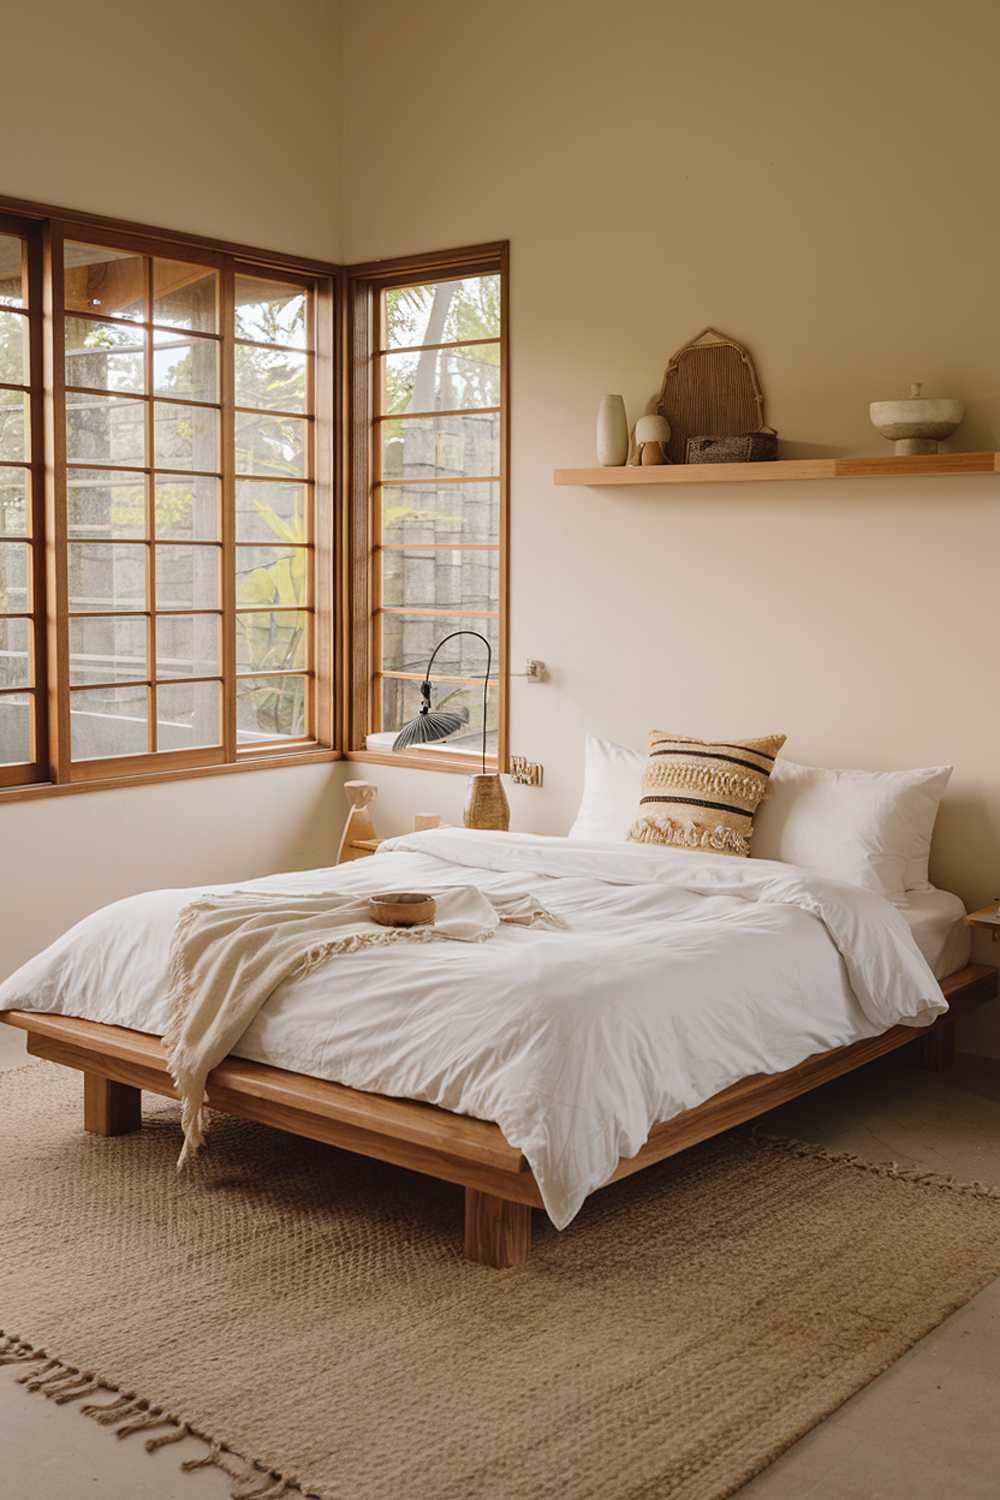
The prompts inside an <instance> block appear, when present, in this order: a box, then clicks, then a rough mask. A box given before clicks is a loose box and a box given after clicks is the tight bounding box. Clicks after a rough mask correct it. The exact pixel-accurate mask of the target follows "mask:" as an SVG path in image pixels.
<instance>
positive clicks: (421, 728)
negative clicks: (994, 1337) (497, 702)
mask: <svg viewBox="0 0 1000 1500" xmlns="http://www.w3.org/2000/svg"><path fill="white" fill-rule="evenodd" d="M460 635H468V636H472V637H473V639H474V640H477V641H482V643H483V645H484V646H485V647H486V675H485V677H484V678H483V772H484V774H485V771H486V710H487V704H488V701H489V700H488V694H489V686H490V671H491V668H492V665H493V647H492V646H491V645H490V643H489V641H488V640H487V639H486V637H485V636H484V635H480V634H479V631H478V630H453V631H451V632H450V634H448V635H446V636H445V638H444V640H443V641H438V643H437V645H436V646H435V647H434V650H433V651H432V652H431V659H430V661H429V662H428V663H427V673H426V675H425V677H424V680H423V682H422V683H421V684H420V700H421V701H420V712H419V713H418V714H417V715H416V717H415V718H413V719H411V720H410V722H409V723H408V724H404V725H403V727H402V729H401V730H400V731H399V733H398V734H397V736H396V738H395V739H394V740H393V742H392V748H393V750H405V749H406V747H407V745H426V744H429V743H432V742H433V741H435V740H445V739H447V738H448V736H449V734H454V733H455V730H456V729H461V727H462V725H463V724H467V723H468V722H469V711H468V709H465V708H463V709H461V710H460V711H459V712H458V713H455V712H453V711H450V710H448V709H440V708H438V709H432V708H431V673H432V672H433V670H434V661H435V658H436V657H437V654H438V652H439V651H440V650H441V647H442V646H444V645H446V644H447V643H448V641H453V640H455V639H456V637H457V636H460Z"/></svg>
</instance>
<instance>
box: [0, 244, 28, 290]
mask: <svg viewBox="0 0 1000 1500" xmlns="http://www.w3.org/2000/svg"><path fill="white" fill-rule="evenodd" d="M26 269H27V268H26V266H25V255H24V241H23V240H22V239H21V237H20V235H16V234H0V304H2V305H3V306H5V307H27V305H28V278H27V275H26V274H25V273H26Z"/></svg>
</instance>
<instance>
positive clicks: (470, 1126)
mask: <svg viewBox="0 0 1000 1500" xmlns="http://www.w3.org/2000/svg"><path fill="white" fill-rule="evenodd" d="M996 986H997V971H996V969H993V968H988V967H986V966H984V965H970V966H969V967H968V968H965V969H961V970H959V972H958V973H956V974H952V975H951V976H950V977H949V978H948V979H945V980H944V981H943V982H942V986H941V987H942V989H943V990H944V993H945V995H946V996H947V999H948V1001H949V1004H950V1007H951V1009H950V1011H949V1012H948V1014H947V1015H946V1016H942V1017H941V1018H940V1019H939V1020H938V1021H936V1022H935V1023H934V1025H933V1026H931V1027H912V1026H893V1027H892V1028H891V1029H890V1030H889V1031H885V1032H883V1033H882V1035H881V1036H875V1037H866V1038H864V1039H862V1040H861V1041H859V1042H854V1043H852V1044H851V1045H850V1046H848V1047H835V1048H833V1049H832V1050H831V1051H829V1052H818V1053H816V1054H814V1055H813V1056H812V1057H807V1058H806V1060H805V1061H804V1062H801V1063H799V1064H798V1065H797V1066H796V1067H794V1068H789V1069H788V1070H787V1071H786V1072H784V1073H773V1074H758V1075H756V1076H755V1077H752V1078H744V1079H742V1080H741V1081H740V1082H739V1083H735V1084H733V1086H732V1087H731V1088H728V1089H724V1090H723V1091H722V1093H720V1094H716V1095H714V1097H713V1098H711V1099H708V1100H706V1101H705V1103H704V1104H699V1105H698V1106H697V1108H695V1109H688V1110H685V1111H684V1113H683V1114H679V1115H675V1116H674V1118H673V1119H672V1120H667V1121H664V1122H663V1123H662V1124H660V1125H655V1126H654V1127H653V1129H652V1131H651V1132H650V1135H649V1139H648V1140H647V1142H646V1144H645V1145H644V1146H643V1147H642V1149H641V1150H640V1151H639V1152H637V1154H636V1155H635V1156H632V1157H627V1158H626V1157H623V1158H622V1159H621V1161H620V1162H619V1163H618V1167H617V1170H616V1171H615V1172H614V1173H613V1174H612V1175H611V1177H610V1178H609V1179H608V1181H609V1182H617V1181H618V1179H619V1178H621V1177H628V1176H630V1175H631V1173H633V1172H638V1171H641V1169H642V1168H643V1167H648V1166H650V1165H651V1164H652V1163H653V1162H656V1161H661V1160H662V1159H663V1158H664V1157H666V1156H673V1155H674V1154H675V1153H676V1152H678V1151H683V1150H685V1148H686V1147H688V1146H693V1145H695V1144H696V1143H697V1142H698V1141H703V1140H707V1139H708V1137H709V1136H713V1135H718V1134H719V1133H720V1132H721V1131H723V1130H728V1129H729V1128H730V1127H731V1126H733V1125H739V1124H742V1123H743V1121H745V1120H751V1119H753V1118H754V1116H756V1115H760V1114H763V1113H764V1112H765V1111H766V1110H769V1109H773V1108H774V1106H775V1105H778V1104H784V1103H785V1102H786V1101H787V1100H789V1099H794V1098H796V1097H797V1096H798V1095H799V1094H805V1093H808V1091H809V1090H810V1089H814V1088H817V1087H818V1086H819V1085H820V1084H823V1083H826V1082H828V1081H829V1080H830V1079H831V1078H837V1077H839V1076H840V1075H841V1074H842V1073H849V1072H851V1071H852V1069H854V1068H859V1067H861V1066H863V1064H865V1063H867V1062H871V1061H872V1060H873V1059H874V1058H876V1057H881V1056H882V1055H883V1054H885V1053H887V1052H892V1051H893V1050H894V1049H896V1048H898V1047H904V1046H906V1045H907V1044H908V1043H911V1042H919V1043H920V1044H921V1046H922V1049H923V1060H924V1062H925V1064H926V1065H927V1066H929V1067H937V1068H940V1067H945V1066H947V1064H948V1063H949V1062H950V1061H951V1058H952V1055H953V1052H954V1032H955V1018H956V1017H957V1016H961V1015H963V1014H965V1012H966V1011H968V1010H971V1009H972V1008H973V1007H974V1006H976V1005H980V1004H982V1003H983V1002H984V1001H986V1000H989V999H991V998H992V997H993V995H994V994H995V992H996ZM0 1021H6V1022H7V1024H8V1025H10V1026H18V1027H20V1028H21V1029H22V1030H23V1031H26V1032H27V1033H28V1051H29V1052H30V1053H31V1054H32V1055H33V1056H34V1057H42V1058H45V1059H46V1060H47V1061H49V1062H55V1063H61V1064H62V1065H63V1066H64V1067H68V1068H77V1069H79V1070H80V1071H81V1072H82V1073H83V1101H84V1102H83V1122H84V1128H85V1129H87V1130H90V1131H93V1132H95V1133H96V1134H98V1135H125V1134H127V1133H129V1132H130V1131H133V1130H138V1129H139V1127H140V1125H141V1124H142V1112H141V1100H142V1095H141V1091H142V1090H143V1089H148V1090H149V1091H150V1092H151V1093H154V1094H166V1095H168V1096H174V1097H176V1094H175V1090H174V1087H173V1084H172V1083H171V1080H170V1075H169V1073H168V1071H167V1063H166V1056H165V1054H164V1051H163V1048H162V1046H161V1045H160V1041H159V1039H158V1038H157V1037H155V1036H148V1035H146V1034H145V1033H144V1032H141V1031H129V1030H127V1029H126V1028H125V1027H122V1026H108V1025H104V1024H103V1023H101V1022H98V1021H84V1020H79V1019H77V1018H75V1017H73V1016H57V1015H45V1014H42V1013H40V1012H33V1011H24V1010H9V1011H0ZM207 1092H208V1102H209V1104H210V1105H211V1106H212V1107H213V1108H214V1109H218V1110H222V1111H223V1112H224V1113H226V1114H231V1115H238V1116H239V1117H240V1118H241V1119H244V1120H256V1121H258V1122H259V1123H260V1124H262V1125H271V1126H274V1127H275V1128H277V1129H278V1130H287V1131H290V1132H291V1133H292V1134H294V1135H302V1136H307V1137H309V1138H310V1139H311V1140H315V1141H323V1142H325V1143H326V1144H327V1145H330V1146H338V1147H340V1148H342V1149H343V1150H346V1151H355V1152H358V1153H359V1154H360V1155H362V1156H373V1157H376V1158H378V1160H380V1161H388V1162H394V1163H395V1164H396V1165H397V1166H400V1167H408V1168H409V1169H410V1170H412V1171H415V1172H426V1173H427V1174H428V1175H429V1176H431V1177H440V1178H443V1179H444V1180H445V1181H446V1182H455V1183H458V1184H460V1185H461V1186H462V1187H464V1189H465V1253H466V1256H467V1257H468V1258H469V1259H470V1260H474V1261H478V1262H479V1263H480V1264H481V1265H487V1266H495V1267H507V1266H516V1265H519V1264H520V1263H521V1262H522V1261H524V1260H526V1259H527V1256H528V1253H529V1250H530V1247H531V1211H532V1209H533V1208H541V1207H542V1200H541V1196H540V1194H539V1191H538V1186H537V1184H536V1182H535V1179H534V1176H533V1175H532V1173H531V1170H530V1168H529V1166H528V1164H527V1162H526V1161H525V1159H524V1157H523V1156H522V1155H521V1152H520V1151H519V1150H517V1149H516V1148H515V1147H514V1146H511V1145H509V1144H508V1142H507V1141H506V1140H505V1139H504V1136H503V1134H502V1133H501V1131H500V1128H499V1126H497V1125H493V1124H490V1123H488V1122H487V1121H484V1120H474V1119H471V1118H469V1117H468V1116H466V1115H455V1114H452V1113H451V1112H450V1111H448V1110H444V1109H439V1108H437V1107H436V1106H435V1105H432V1104H420V1103H418V1102H415V1101H411V1100H407V1099H391V1098H387V1097H386V1096H384V1095H382V1094H366V1093H362V1092H360V1091H359V1090H357V1089H350V1088H346V1087H344V1086H343V1085H342V1084H337V1083H326V1082H324V1081H323V1080H322V1079H318V1078H309V1077H307V1076H306V1075H304V1074H301V1073H290V1072H286V1071H285V1070H284V1069H282V1068H271V1067H266V1066H265V1065H264V1064H262V1063H254V1062H243V1061H242V1060H241V1059H239V1058H236V1057H229V1058H227V1059H226V1060H225V1062H223V1063H220V1064H219V1066H218V1067H217V1068H216V1069H215V1070H214V1071H213V1072H212V1073H211V1074H210V1075H209V1080H208V1089H207Z"/></svg>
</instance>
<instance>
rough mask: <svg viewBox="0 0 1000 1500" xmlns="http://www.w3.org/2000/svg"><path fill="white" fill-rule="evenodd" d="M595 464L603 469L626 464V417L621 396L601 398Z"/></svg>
mask: <svg viewBox="0 0 1000 1500" xmlns="http://www.w3.org/2000/svg"><path fill="white" fill-rule="evenodd" d="M597 462H598V463H599V464H601V465H602V467H604V468H605V469H613V468H620V467H621V466H622V464H626V463H628V417H627V416H626V414H625V401H624V399H623V398H622V397H621V396H602V397H601V404H600V406H599V407H598V408H597Z"/></svg>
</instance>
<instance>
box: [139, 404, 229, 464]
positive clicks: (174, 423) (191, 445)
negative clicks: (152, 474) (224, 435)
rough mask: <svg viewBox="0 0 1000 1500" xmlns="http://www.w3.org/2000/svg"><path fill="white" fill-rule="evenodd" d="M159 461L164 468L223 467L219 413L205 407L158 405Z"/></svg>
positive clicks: (156, 421) (156, 407) (156, 439)
mask: <svg viewBox="0 0 1000 1500" xmlns="http://www.w3.org/2000/svg"><path fill="white" fill-rule="evenodd" d="M154 413H155V416H154V421H155V437H154V441H155V443H156V464H157V467H158V468H163V469H205V470H211V471H212V472H215V471H216V470H217V469H218V467H219V413H218V412H217V411H214V410H212V408H210V407H204V406H173V405H171V404H167V405H164V404H163V403H161V402H159V401H157V402H156V403H155V405H154Z"/></svg>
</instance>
